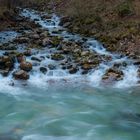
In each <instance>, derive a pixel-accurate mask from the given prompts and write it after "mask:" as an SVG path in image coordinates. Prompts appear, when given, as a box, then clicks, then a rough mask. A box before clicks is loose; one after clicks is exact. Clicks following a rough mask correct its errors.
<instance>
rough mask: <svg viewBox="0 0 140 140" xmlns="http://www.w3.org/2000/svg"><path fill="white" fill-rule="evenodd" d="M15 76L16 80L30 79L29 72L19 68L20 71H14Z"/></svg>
mask: <svg viewBox="0 0 140 140" xmlns="http://www.w3.org/2000/svg"><path fill="white" fill-rule="evenodd" d="M13 77H14V78H15V79H16V80H28V79H29V74H28V73H27V72H26V71H24V70H18V71H15V72H14V73H13Z"/></svg>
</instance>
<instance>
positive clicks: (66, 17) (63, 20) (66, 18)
mask: <svg viewBox="0 0 140 140" xmlns="http://www.w3.org/2000/svg"><path fill="white" fill-rule="evenodd" d="M70 21H71V18H70V17H68V16H65V17H62V18H61V21H60V24H59V25H60V26H63V25H64V24H67V23H70Z"/></svg>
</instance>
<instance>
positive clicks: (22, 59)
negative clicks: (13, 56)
mask: <svg viewBox="0 0 140 140" xmlns="http://www.w3.org/2000/svg"><path fill="white" fill-rule="evenodd" d="M17 61H18V62H19V63H21V62H24V61H26V57H25V56H24V55H23V54H22V53H20V54H17Z"/></svg>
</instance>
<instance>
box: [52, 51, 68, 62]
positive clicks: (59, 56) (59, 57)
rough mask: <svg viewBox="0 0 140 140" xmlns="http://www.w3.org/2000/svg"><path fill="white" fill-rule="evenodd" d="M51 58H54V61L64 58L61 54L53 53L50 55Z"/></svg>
mask: <svg viewBox="0 0 140 140" xmlns="http://www.w3.org/2000/svg"><path fill="white" fill-rule="evenodd" d="M51 59H52V60H56V61H60V60H64V59H65V57H64V56H63V55H62V54H58V53H55V54H52V55H51Z"/></svg>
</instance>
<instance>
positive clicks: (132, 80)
mask: <svg viewBox="0 0 140 140" xmlns="http://www.w3.org/2000/svg"><path fill="white" fill-rule="evenodd" d="M44 15H45V16H48V17H50V18H49V19H48V18H47V19H44V18H42V17H43V16H44ZM20 16H22V17H26V18H28V19H30V20H32V21H35V23H37V24H39V25H41V26H42V28H45V29H48V30H49V32H50V34H51V35H52V36H59V37H63V38H64V39H66V40H74V41H78V40H82V38H83V36H80V35H78V34H72V33H69V32H68V31H67V30H66V29H65V28H63V27H61V26H59V23H60V20H61V19H60V18H59V17H58V16H57V15H55V14H52V15H51V16H50V15H48V14H47V13H41V12H36V11H34V10H30V9H23V10H22V12H21V14H20ZM59 29H61V31H59V32H58V33H57V34H54V33H53V31H55V30H59ZM8 34H9V35H11V34H12V35H13V37H14V38H15V36H16V35H17V34H16V33H13V32H9V33H8ZM9 38H10V39H11V37H9ZM86 40H87V41H85V43H84V44H85V46H86V47H87V48H89V50H91V51H95V52H96V53H97V54H99V55H105V56H109V57H111V58H112V60H110V61H109V62H105V63H101V64H100V65H99V66H98V67H97V68H96V69H93V70H92V72H90V73H89V74H87V75H85V76H83V75H81V74H80V73H77V74H74V75H71V74H69V73H68V71H67V70H62V69H61V68H60V67H59V64H58V62H55V61H53V60H51V59H49V58H46V59H45V60H43V61H42V62H41V65H44V64H49V62H53V63H54V64H56V65H57V67H56V69H55V70H50V71H48V72H47V74H40V72H38V71H39V67H36V68H34V70H33V72H32V73H31V77H30V80H29V83H30V84H31V85H33V84H35V85H39V84H44V83H46V81H49V80H50V81H51V80H52V79H53V80H63V81H65V82H66V81H76V80H77V81H78V80H79V82H81V81H85V82H86V83H87V81H88V83H89V84H90V85H92V86H100V84H101V82H102V77H103V75H104V74H105V72H106V70H107V69H109V68H111V67H112V66H113V65H114V64H115V63H120V62H123V61H125V62H127V63H128V64H129V65H128V66H127V67H126V68H122V71H123V73H124V78H123V80H121V81H118V82H117V83H116V84H115V87H117V88H119V87H129V86H134V85H136V84H137V82H138V80H139V79H138V77H137V70H138V68H137V67H136V66H134V65H133V61H132V60H130V59H128V58H127V57H122V56H121V55H119V54H113V53H111V52H108V51H107V50H106V49H105V48H104V47H103V45H102V44H101V43H99V42H98V41H96V40H95V39H94V38H87V37H86ZM43 53H44V55H46V54H48V52H43ZM43 53H41V52H39V53H38V54H36V55H35V56H39V55H43ZM27 59H28V60H29V61H31V62H32V60H31V58H30V57H29V58H27ZM9 77H11V75H10V76H9ZM1 79H2V80H1V81H3V79H5V78H2V77H1ZM9 79H10V78H9Z"/></svg>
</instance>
